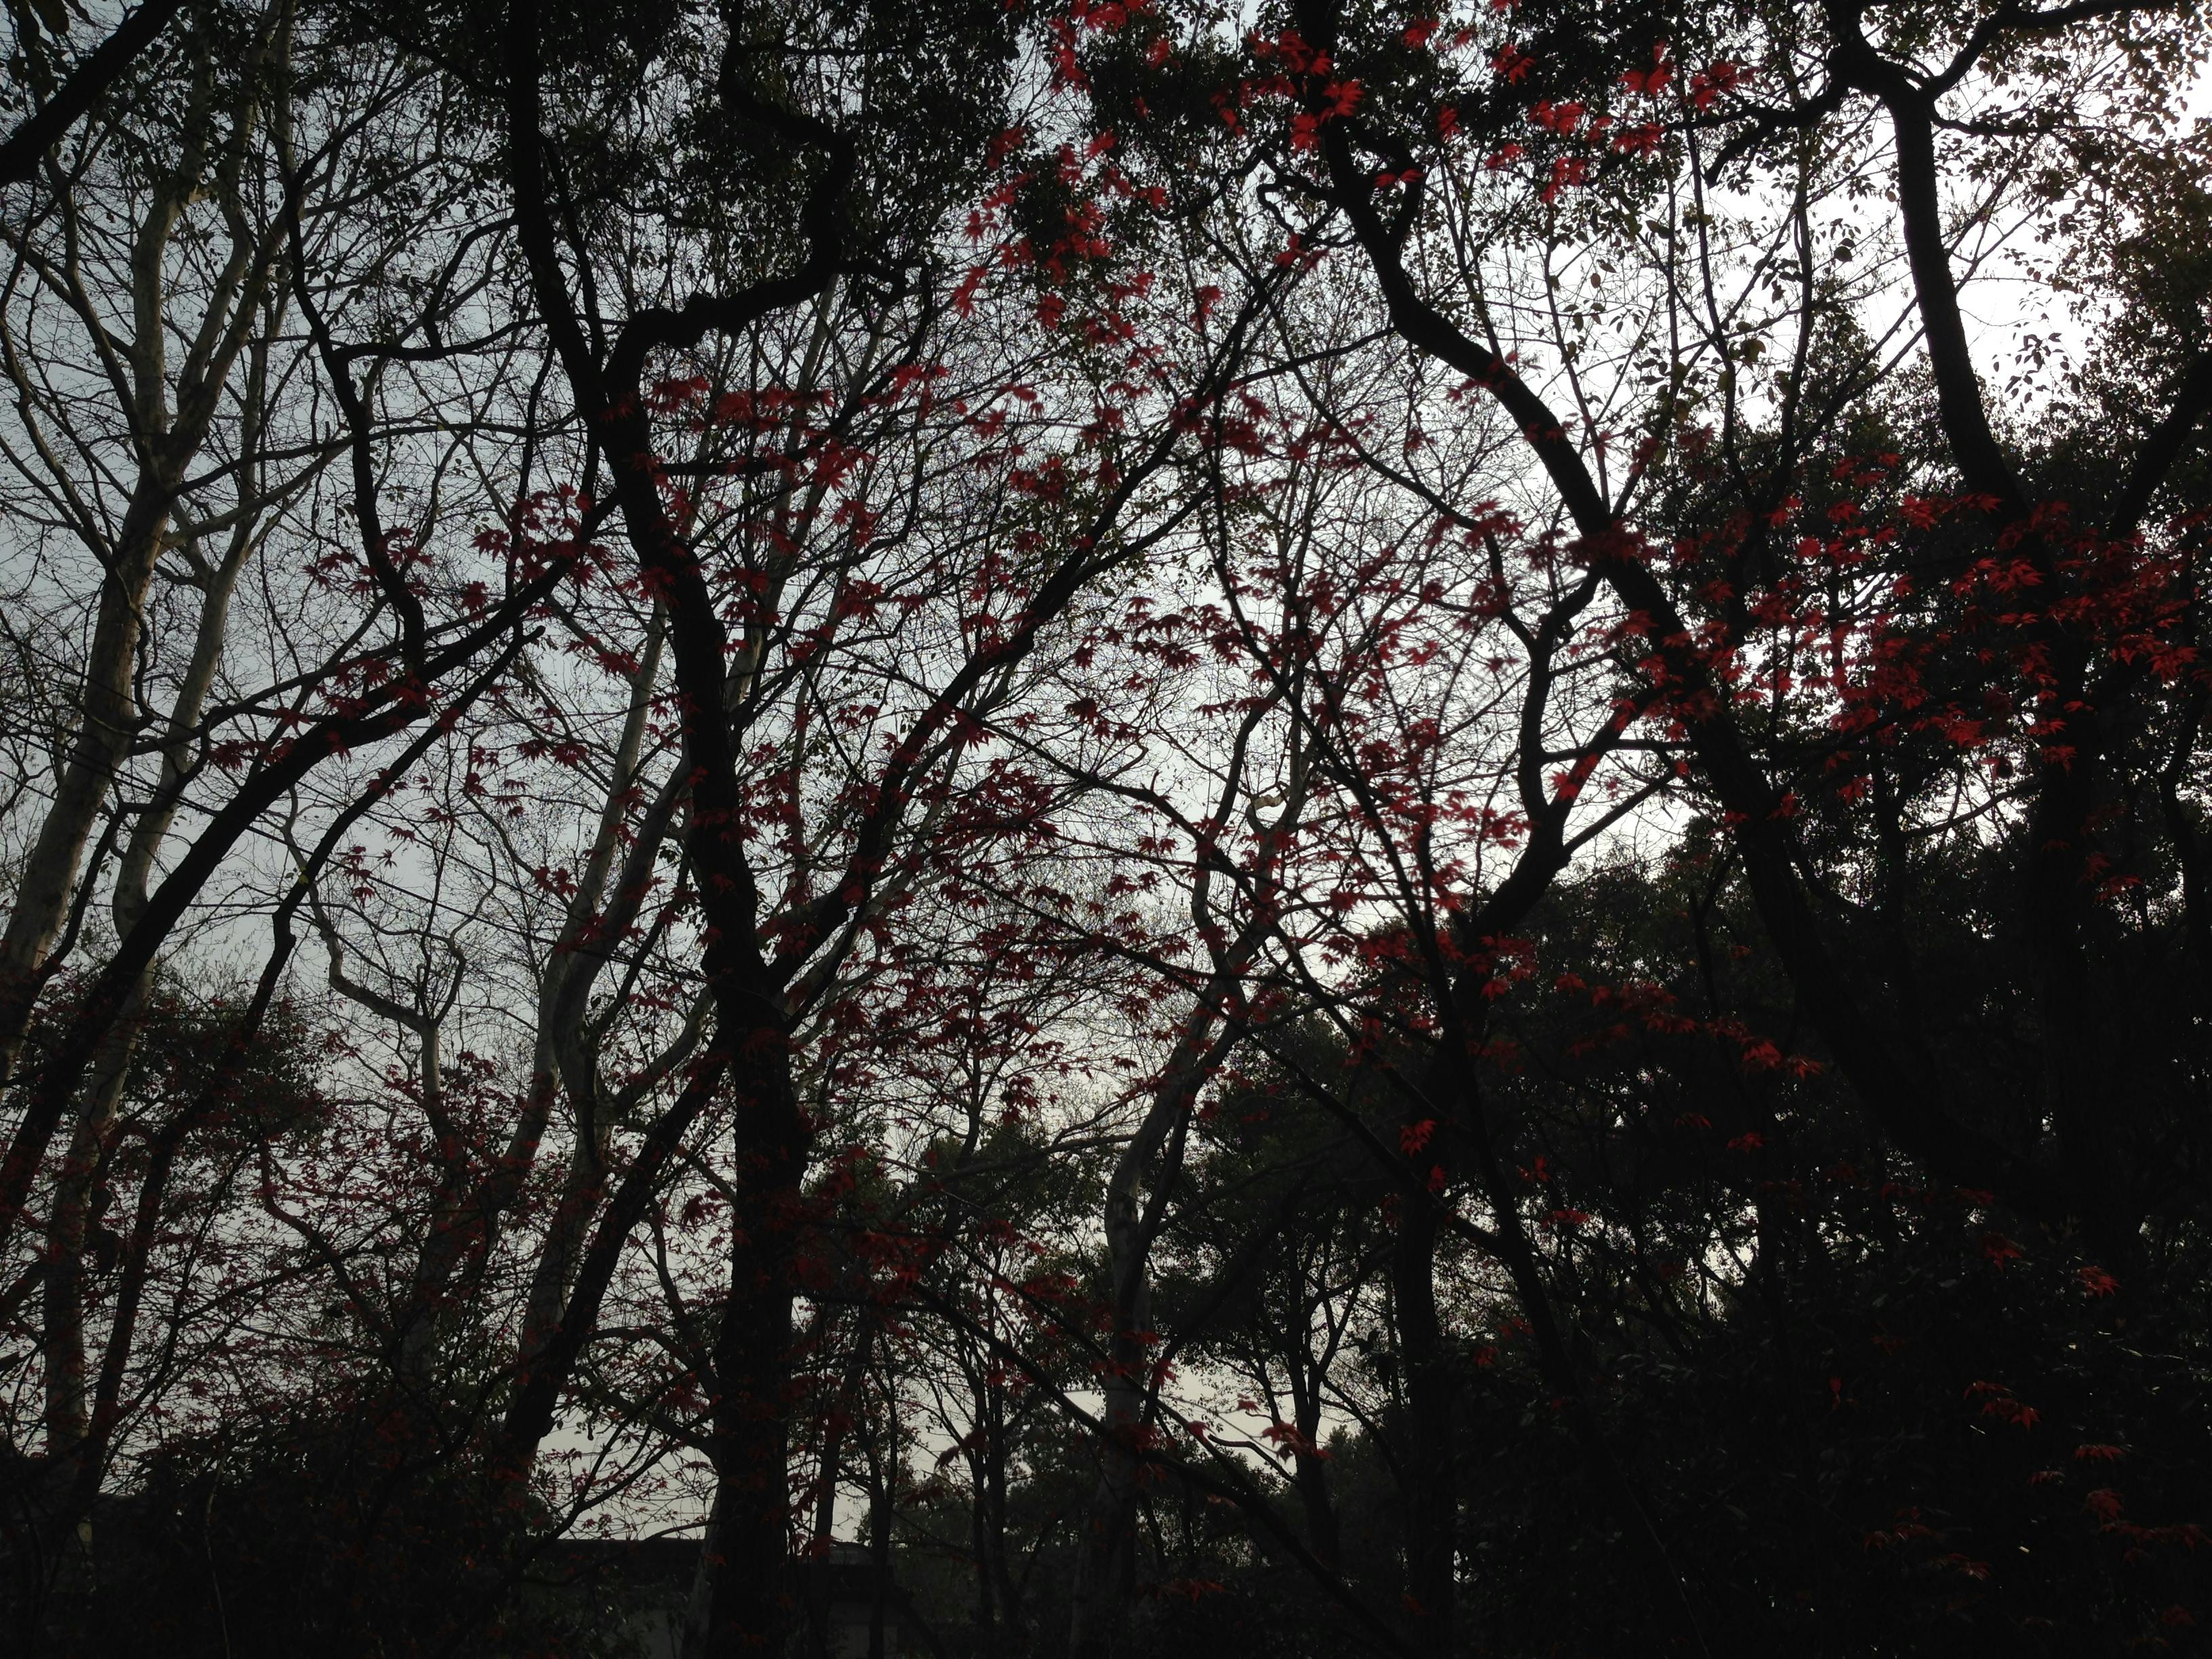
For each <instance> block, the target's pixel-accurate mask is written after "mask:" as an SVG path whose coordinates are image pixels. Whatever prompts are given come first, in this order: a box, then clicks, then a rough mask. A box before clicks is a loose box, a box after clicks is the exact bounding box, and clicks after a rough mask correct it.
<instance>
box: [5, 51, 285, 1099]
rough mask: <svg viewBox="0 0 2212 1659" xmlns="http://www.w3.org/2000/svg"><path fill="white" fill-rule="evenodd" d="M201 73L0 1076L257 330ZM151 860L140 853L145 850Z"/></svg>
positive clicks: (245, 119)
mask: <svg viewBox="0 0 2212 1659" xmlns="http://www.w3.org/2000/svg"><path fill="white" fill-rule="evenodd" d="M277 19H278V12H277V11H276V10H273V9H272V11H271V13H270V15H269V18H268V20H267V21H265V23H264V30H263V32H262V33H261V34H260V35H259V36H258V39H257V42H256V45H255V47H254V56H255V57H256V58H263V57H264V56H265V54H266V52H267V51H268V48H269V46H270V44H271V41H272V40H273V39H274V37H275V33H276V22H277ZM212 87H213V79H212V75H211V72H210V69H209V67H208V65H207V64H206V63H205V61H204V58H203V61H202V64H201V66H200V70H199V72H198V75H197V79H196V82H195V85H194V89H193V94H192V105H191V111H190V112H189V113H188V115H187V118H186V120H185V135H186V137H185V149H184V151H183V154H182V155H180V156H179V161H178V166H177V167H176V169H175V170H174V171H173V173H169V174H167V176H165V177H163V178H161V179H158V180H156V181H155V184H154V185H153V193H152V197H151V199H150V200H149V204H148V206H147V209H146V211H145V213H144V215H143V217H142V218H141V219H140V221H139V222H138V225H137V231H136V233H135V235H134V237H133V240H132V245H131V313H132V334H131V343H130V345H129V346H128V348H127V349H126V350H125V354H124V355H125V361H126V362H127V364H128V366H129V370H130V375H131V386H130V392H131V408H130V409H129V410H127V411H125V413H126V415H127V417H128V419H129V422H130V427H131V440H132V445H133V447H134V448H135V450H136V451H137V457H138V473H137V481H136V483H134V485H133V487H132V489H131V497H130V501H129V503H128V505H127V506H126V507H125V511H124V514H123V519H122V523H121V525H120V526H119V528H118V532H117V534H116V536H115V538H114V542H113V544H112V546H109V547H100V548H94V549H93V550H92V552H93V553H94V556H95V557H96V558H97V559H98V561H99V562H100V565H101V567H102V579H101V581H100V593H99V598H98V601H97V605H96V609H95V612H94V623H93V633H92V639H91V641H90V643H89V646H88V649H87V651H86V654H85V665H84V675H83V679H82V683H81V685H80V688H79V691H78V695H77V698H76V710H75V713H76V732H75V735H74V736H73V738H71V741H70V751H69V756H68V759H67V761H66V762H65V763H64V765H63V767H62V769H61V774H60V777H59V779H58V782H57V785H56V787H55V791H54V798H53V799H52V802H51V803H50V805H48V807H47V811H46V817H45V819H44V820H43V821H42V822H41V823H40V827H39V833H38V836H37V837H36V838H35V839H34V841H33V843H32V846H31V850H30V853H29V854H28V856H27V859H26V860H25V861H24V866H23V872H22V876H21V880H20V882H19V883H18V885H17V888H16V892H15V908H13V909H12V910H11V911H10V912H9V917H8V924H7V927H6V928H5V930H4V931H0V1088H4V1087H5V1086H6V1085H7V1084H8V1082H9V1079H11V1078H12V1076H13V1075H14V1072H15V1065H16V1063H17V1061H18V1060H19V1059H20V1058H21V1053H22V1046H23V1040H24V1036H25V1034H26V1033H27V1030H28V1029H29V1025H30V1020H31V1014H32V1010H33V1006H35V1003H36V1000H37V996H38V992H39V989H40V985H41V984H42V983H43V975H42V973H41V969H44V968H45V967H46V959H47V953H48V952H49V951H51V950H52V946H53V945H54V942H55V939H56V938H57V937H58V934H59V933H60V931H61V927H62V924H63V921H64V917H65V916H66V915H68V913H69V910H70V904H71V902H72V901H73V900H74V899H75V898H76V893H77V884H78V879H79V877H80V874H81V872H82V866H83V862H84V856H85V850H86V848H87V846H88V843H89V842H90V840H91V837H92V832H93V829H94V824H95V823H97V822H98V820H99V817H100V812H101V810H102V808H103V806H104V805H106V801H107V799H108V798H109V796H110V794H111V793H112V791H113V789H114V787H115V784H116V781H117V773H118V768H119V767H120V766H121V764H122V762H123V760H124V758H125V756H126V755H127V753H128V752H129V750H130V747H131V740H132V738H133V737H134V736H135V735H136V734H137V730H138V726H139V721H140V712H139V708H138V702H137V691H136V681H137V673H138V670H139V667H140V661H139V657H140V647H141V644H142V641H143V635H144V627H145V622H144V618H145V608H146V599H147V593H148V590H149V586H150V585H151V583H152V580H153V577H154V571H155V562H156V561H157V559H158V557H159V556H160V554H161V549H162V546H163V544H164V538H165V537H166V536H167V532H168V529H169V522H170V515H171V514H172V513H173V511H174V510H175V507H176V505H177V501H178V497H179V492H180V490H181V489H182V486H183V483H184V480H185V472H186V470H187V468H188V467H189V466H190V465H191V462H192V460H193V459H194V458H195V457H196V456H197V454H198V453H199V452H200V450H201V448H202V447H204V444H205V443H206V441H207V438H208V435H209V432H210V428H212V426H213V424H214V421H215V417H216V413H217V411H218V410H219V409H220V407H221V405H222V396H223V392H224V388H225V386H226V385H227V383H228V380H229V377H230V374H231V372H232V370H233V369H234V368H235V367H236V365H237V362H238V360H239V357H240V354H241V353H242V352H243V351H244V350H245V349H246V347H247V345H248V344H249V343H251V342H252V339H253V338H254V337H255V330H254V321H255V319H256V317H257V315H258V313H259V307H260V301H261V299H262V296H263V295H264V292H265V291H266V289H267V285H268V283H269V280H270V274H271V263H272V261H273V259H274V258H275V255H276V247H277V245H278V242H279V240H280V238H279V236H278V234H276V232H275V231H274V230H270V229H266V228H264V229H263V230H261V231H258V232H257V231H255V230H254V229H253V228H252V227H251V226H250V225H249V224H248V223H247V222H246V218H245V216H244V215H243V213H242V212H241V211H240V210H239V208H238V206H237V204H236V201H235V191H236V190H237V187H238V170H239V167H240V163H241V161H242V159H243V155H244V152H245V149H246V145H247V143H249V142H250V140H251V138H252V133H253V131H255V129H256V127H257V126H258V123H259V118H260V110H259V108H258V106H256V105H254V104H252V102H250V101H249V102H248V103H246V105H245V106H242V107H241V108H240V109H237V110H234V111H233V112H230V113H231V124H230V131H229V133H228V136H227V139H226V143H225V146H224V149H223V151H222V153H221V154H220V155H213V154H211V153H210V148H209V133H210V127H211V125H212V122H213V119H214V114H215V112H214V111H213V110H212V108H211V107H210V105H211V102H212V100H213V96H214V94H213V90H212ZM210 170H212V171H213V173H214V174H215V178H216V192H217V194H218V196H222V195H223V194H224V193H225V192H228V193H229V197H230V199H228V200H226V201H225V202H224V204H223V205H224V207H225V209H226V214H225V216H226V218H227V219H228V222H229V228H230V231H231V246H230V248H229V252H228V256H227V257H226V258H225V260H224V263H223V265H222V270H220V272H219V273H218V274H217V276H216V279H215V283H214V286H213V288H212V289H211V291H210V293H209V295H207V297H206V300H205V302H204V311H203V313H202V317H201V322H200V326H199V329H198V330H197V333H196V334H195V335H194V336H193V337H192V338H191V343H190V345H189V347H188V348H187V350H186V354H185V358H184V361H183V362H181V363H179V364H178V365H177V367H176V370H175V373H174V375H173V376H172V373H171V368H170V364H169V358H168V344H167V330H168V326H169V325H170V322H171V320H172V319H171V318H170V315H169V302H170V300H171V298H172V296H171V294H170V291H169V285H168V281H167V256H168V252H169V247H170V243H171V240H172V239H173V236H174V234H175V233H176V230H177V227H178V223H179V220H180V218H181V217H182V216H183V213H184V210H185V207H186V206H187V205H188V204H190V203H191V202H192V201H193V200H194V199H196V198H197V197H198V196H199V194H200V193H201V192H202V191H203V190H204V188H205V187H206V185H207V177H208V174H209V173H210ZM102 345H103V346H104V341H103V342H102ZM172 380H173V381H174V385H173V386H172ZM172 392H174V407H172V403H171V398H172ZM24 395H26V396H28V395H29V393H28V392H25V394H24ZM150 863H151V858H150V855H149V857H148V859H147V860H146V864H147V865H148V866H150Z"/></svg>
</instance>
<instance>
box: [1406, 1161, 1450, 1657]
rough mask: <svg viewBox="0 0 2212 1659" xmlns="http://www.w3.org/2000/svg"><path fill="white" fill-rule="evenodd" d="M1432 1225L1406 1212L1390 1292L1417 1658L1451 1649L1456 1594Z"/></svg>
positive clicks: (1444, 1358) (1424, 1209)
mask: <svg viewBox="0 0 2212 1659" xmlns="http://www.w3.org/2000/svg"><path fill="white" fill-rule="evenodd" d="M1436 1261H1437V1217H1436V1212H1435V1210H1434V1209H1433V1208H1432V1207H1431V1206H1428V1205H1425V1204H1420V1205H1413V1204H1409V1205H1407V1206H1405V1213H1404V1215H1403V1217H1402V1218H1401V1220H1400V1222H1399V1225H1398V1239H1397V1243H1396V1244H1395V1247H1394V1248H1393V1249H1392V1251H1391V1255H1390V1291H1391V1295H1392V1297H1393V1298H1394V1299H1395V1304H1396V1308H1397V1316H1398V1347H1399V1352H1400V1354H1401V1359H1402V1362H1403V1364H1404V1365H1405V1375H1406V1441H1407V1444H1406V1449H1405V1454H1404V1459H1403V1467H1404V1468H1405V1471H1406V1595H1407V1613H1408V1614H1409V1615H1410V1616H1411V1618H1412V1620H1413V1642H1414V1645H1415V1646H1416V1647H1418V1648H1419V1650H1421V1651H1422V1652H1423V1653H1425V1654H1432V1655H1436V1656H1438V1659H1443V1656H1446V1655H1449V1654H1450V1653H1451V1652H1452V1651H1453V1640H1454V1637H1453V1632H1454V1628H1455V1618H1456V1613H1457V1602H1458V1593H1459V1569H1458V1560H1459V1551H1458V1547H1457V1541H1458V1536H1459V1485H1458V1480H1457V1473H1456V1462H1455V1456H1454V1452H1455V1448H1454V1445H1453V1434H1452V1419H1453V1415H1454V1412H1453V1407H1454V1405H1455V1401H1456V1397H1457V1389H1458V1384H1457V1379H1456V1378H1455V1376H1454V1375H1453V1372H1452V1366H1451V1360H1450V1356H1449V1353H1447V1352H1446V1351H1445V1347H1444V1339H1443V1322H1442V1321H1441V1320H1440V1319H1439V1318H1438V1316H1437V1288H1436Z"/></svg>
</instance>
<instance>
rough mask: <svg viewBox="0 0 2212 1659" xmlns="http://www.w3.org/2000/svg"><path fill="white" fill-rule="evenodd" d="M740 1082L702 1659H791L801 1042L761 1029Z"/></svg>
mask: <svg viewBox="0 0 2212 1659" xmlns="http://www.w3.org/2000/svg"><path fill="white" fill-rule="evenodd" d="M731 1046H732V1050H733V1054H734V1060H733V1067H732V1069H733V1071H734V1072H735V1073H736V1075H737V1079H738V1091H737V1093H738V1102H737V1125H736V1130H735V1134H734V1140H735V1147H736V1157H735V1168H734V1170H733V1172H732V1184H733V1185H734V1186H735V1187H736V1188H737V1191H738V1197H739V1200H740V1201H739V1203H738V1206H736V1207H735V1209H734V1210H733V1212H732V1216H731V1244H730V1295H729V1301H728V1303H727V1304H726V1306H725V1307H724V1309H723V1310H722V1319H721V1326H720V1330H719V1331H718V1332H717V1334H716V1337H715V1342H714V1379H713V1382H714V1406H713V1425H712V1431H711V1437H710V1441H709V1445H710V1449H711V1453H712V1455H713V1458H714V1480H715V1498H714V1507H715V1513H716V1515H717V1516H718V1520H719V1526H718V1529H717V1536H716V1540H715V1547H714V1553H715V1554H716V1555H717V1556H718V1557H719V1559H718V1560H717V1561H715V1562H714V1577H713V1585H712V1589H711V1590H710V1592H709V1596H708V1609H707V1617H706V1620H705V1625H704V1628H703V1630H702V1632H700V1641H699V1646H698V1656H699V1659H740V1656H745V1659H750V1656H753V1655H757V1654H759V1653H762V1652H769V1653H774V1652H777V1651H780V1650H781V1642H782V1638H783V1633H784V1631H785V1628H786V1626H787V1624H788V1622H789V1608H790V1602H791V1599H792V1598H791V1593H790V1592H791V1584H790V1571H789V1567H790V1532H791V1494H790V1485H789V1482H790V1474H789V1468H790V1431H789V1408H790V1404H791V1401H790V1377H791V1342H792V1326H791V1314H792V1303H793V1296H794V1292H795V1288H796V1287H795V1285H794V1281H793V1266H794V1258H795V1255H796V1247H797V1243H798V1238H797V1235H798V1231H799V1225H800V1223H801V1221H802V1220H803V1218H804V1194H803V1193H802V1191H801V1182H802V1181H803V1180H804V1178H805V1170H806V1163H807V1157H808V1154H809V1152H810V1151H811V1125H810V1124H809V1123H808V1122H807V1121H806V1117H805V1114H804V1113H803V1112H802V1111H801V1110H800V1109H799V1100H798V1096H797V1093H796V1091H795V1090H794V1089H793V1083H792V1076H791V1060H790V1038H789V1036H788V1034H787V1032H786V1031H785V1030H783V1028H782V1027H781V1025H780V1024H778V1025H764V1026H760V1027H757V1028H756V1029H755V1030H752V1031H751V1032H750V1033H748V1034H747V1035H746V1036H744V1037H743V1038H739V1039H738V1040H737V1041H735V1042H732V1045H731Z"/></svg>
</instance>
